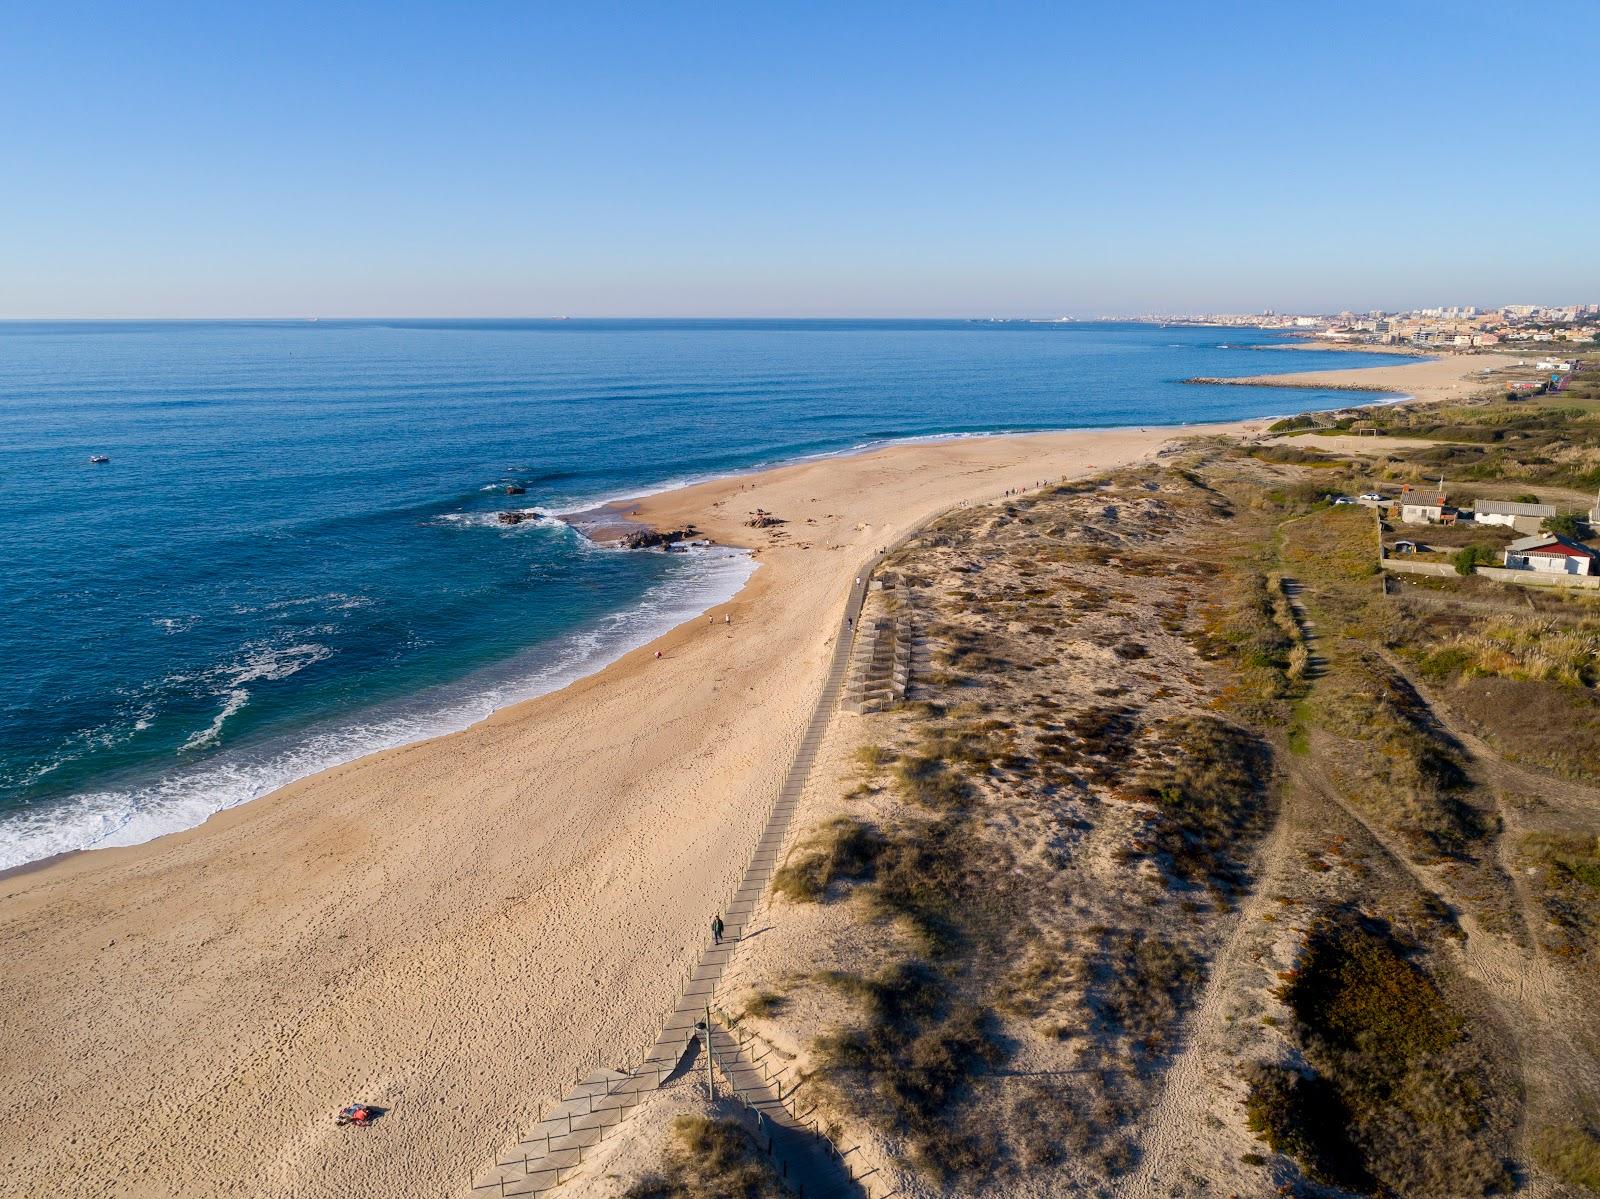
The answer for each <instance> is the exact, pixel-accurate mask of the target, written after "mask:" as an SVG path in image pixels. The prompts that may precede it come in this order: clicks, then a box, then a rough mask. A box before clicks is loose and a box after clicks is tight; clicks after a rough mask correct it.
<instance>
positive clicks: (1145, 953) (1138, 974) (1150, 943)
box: [1089, 931, 1206, 1062]
mask: <svg viewBox="0 0 1600 1199" xmlns="http://www.w3.org/2000/svg"><path fill="white" fill-rule="evenodd" d="M1092 973H1093V976H1094V978H1095V982H1094V983H1093V985H1092V986H1091V987H1090V990H1089V1002H1090V1005H1091V1007H1092V1008H1093V1010H1094V1011H1095V1013H1096V1015H1097V1016H1098V1017H1099V1018H1100V1019H1101V1020H1102V1021H1103V1022H1104V1023H1106V1024H1107V1025H1108V1026H1110V1027H1111V1028H1112V1029H1113V1030H1114V1031H1116V1032H1117V1033H1119V1034H1120V1035H1121V1036H1123V1037H1125V1038H1126V1039H1127V1042H1128V1044H1129V1045H1130V1046H1131V1049H1132V1051H1133V1052H1134V1054H1135V1055H1136V1056H1137V1057H1138V1058H1140V1059H1142V1060H1144V1061H1146V1062H1148V1061H1150V1060H1152V1059H1156V1058H1160V1057H1163V1056H1165V1055H1166V1054H1167V1053H1168V1052H1169V1051H1170V1050H1171V1048H1172V1041H1173V1037H1174V1036H1175V1035H1176V1033H1177V1029H1178V1018H1179V1017H1180V1016H1181V1015H1182V1014H1183V1012H1184V1011H1185V1010H1187V1008H1188V1007H1189V1005H1190V1003H1191V1002H1192V1000H1193V998H1194V995H1195V993H1196V991H1197V990H1198V989H1199V987H1200V984H1201V983H1202V982H1203V981H1204V980H1205V973H1206V970H1205V959H1204V958H1203V957H1201V955H1200V954H1199V953H1197V952H1196V951H1195V950H1194V949H1193V948H1191V947H1190V946H1187V945H1184V944H1182V943H1180V942H1178V941H1175V940H1173V939H1172V938H1170V937H1166V936H1162V935H1160V934H1155V933H1147V932H1137V933H1136V932H1131V931H1125V932H1120V933H1117V934H1114V935H1112V936H1111V937H1109V938H1108V940H1107V942H1106V944H1105V945H1104V946H1103V948H1102V950H1101V953H1100V955H1099V960H1098V961H1097V962H1096V963H1095V966H1094V968H1093V971H1092Z"/></svg>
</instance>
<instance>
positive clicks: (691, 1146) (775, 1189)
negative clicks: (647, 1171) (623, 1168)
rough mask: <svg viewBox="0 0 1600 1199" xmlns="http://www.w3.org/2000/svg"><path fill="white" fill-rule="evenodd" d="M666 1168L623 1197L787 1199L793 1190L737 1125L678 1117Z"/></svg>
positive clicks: (669, 1143) (734, 1123)
mask: <svg viewBox="0 0 1600 1199" xmlns="http://www.w3.org/2000/svg"><path fill="white" fill-rule="evenodd" d="M665 1161H666V1169H665V1170H664V1171H663V1172H662V1173H661V1174H660V1175H659V1176H656V1177H653V1178H647V1179H645V1180H643V1181H642V1182H640V1183H638V1184H637V1185H635V1186H633V1187H631V1188H629V1190H628V1192H627V1199H789V1197H790V1196H791V1195H792V1194H793V1192H792V1191H790V1189H789V1188H788V1186H787V1185H785V1184H784V1183H783V1182H782V1180H781V1179H780V1178H779V1177H778V1174H777V1172H776V1171H775V1170H773V1168H772V1164H771V1162H770V1160H769V1159H768V1158H767V1157H765V1156H764V1155H763V1154H762V1153H761V1151H760V1149H759V1148H758V1147H757V1146H756V1143H755V1142H754V1141H753V1140H752V1139H751V1138H750V1135H749V1134H748V1133H747V1132H745V1130H744V1128H743V1127H741V1126H740V1125H739V1124H738V1123H737V1122H735V1121H733V1120H716V1119H708V1118H707V1117H705V1116H679V1117H678V1118H677V1119H676V1120H674V1121H673V1122H672V1136H671V1139H670V1140H669V1141H668V1143H667V1147H666V1153H665Z"/></svg>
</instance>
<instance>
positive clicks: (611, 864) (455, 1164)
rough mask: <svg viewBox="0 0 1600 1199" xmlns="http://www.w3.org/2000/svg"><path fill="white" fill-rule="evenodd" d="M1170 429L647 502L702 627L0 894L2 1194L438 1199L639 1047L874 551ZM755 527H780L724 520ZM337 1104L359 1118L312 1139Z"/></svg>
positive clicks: (795, 469)
mask: <svg viewBox="0 0 1600 1199" xmlns="http://www.w3.org/2000/svg"><path fill="white" fill-rule="evenodd" d="M1429 365H1434V364H1429ZM1394 369H1395V371H1396V372H1397V373H1398V372H1405V371H1414V370H1419V369H1423V368H1420V367H1414V366H1401V367H1396V368H1394ZM1336 373H1343V372H1336ZM1350 373H1352V374H1353V373H1355V372H1350ZM1379 373H1382V372H1381V369H1380V370H1379V371H1363V372H1361V374H1362V376H1363V378H1365V379H1368V380H1370V379H1372V377H1373V376H1374V375H1376V374H1379ZM1407 386H1408V387H1410V385H1409V384H1407ZM1212 428H1213V429H1218V428H1224V427H1212ZM1225 428H1227V429H1229V430H1232V431H1244V430H1245V429H1249V428H1253V426H1227V427H1225ZM1200 431H1202V430H1200V429H1199V428H1191V429H1189V430H1186V432H1189V433H1193V432H1200ZM1175 432H1176V431H1174V430H1170V429H1151V430H1148V431H1139V430H1126V431H1096V432H1081V433H1060V434H1039V435H1030V436H1026V437H996V438H983V439H961V440H949V441H942V442H934V443H928V444H919V445H901V446H893V447H888V448H885V449H880V450H876V451H873V452H870V453H865V454H860V455H856V456H853V457H847V458H833V459H825V460H819V461H813V462H808V463H803V464H799V465H795V466H789V467H784V468H782V469H778V470H774V471H769V472H766V473H764V474H761V475H756V476H749V477H745V478H735V479H731V480H722V481H717V482H712V483H707V484H702V485H700V486H696V487H691V488H687V489H684V490H681V491H676V492H671V493H667V494H664V495H659V496H654V497H651V498H649V499H647V500H645V501H643V502H642V503H641V504H640V505H639V507H640V508H641V510H642V511H641V517H642V519H645V520H648V521H651V522H653V523H655V524H657V525H658V526H660V527H669V526H677V525H680V524H682V523H684V522H686V521H693V522H694V523H696V524H697V525H699V526H700V528H701V529H702V530H704V531H705V532H707V533H708V534H709V535H711V536H713V537H715V538H717V539H718V540H719V541H722V542H724V543H732V544H743V545H748V546H752V547H755V549H756V552H757V555H758V561H759V562H760V563H761V564H762V568H761V569H760V570H758V571H757V573H756V575H755V576H754V578H753V579H752V580H751V582H750V583H749V584H748V585H747V586H746V587H745V589H744V590H743V591H742V592H741V593H740V594H739V595H738V596H737V597H736V598H735V599H734V600H733V601H732V602H731V603H729V604H727V605H725V606H723V607H720V608H717V609H715V610H714V612H713V614H712V615H713V617H714V621H713V622H712V623H710V624H708V623H707V622H706V620H705V619H704V618H701V619H699V620H694V621H690V622H688V623H686V624H684V625H682V626H680V627H679V628H677V629H676V630H674V631H673V632H671V633H669V634H667V635H666V636H665V637H663V638H661V639H659V640H658V641H656V642H655V643H653V644H652V645H650V646H648V647H646V648H644V649H642V650H639V651H636V652H634V653H632V654H630V655H628V656H627V657H625V658H623V659H622V660H621V661H619V662H617V663H616V664H614V665H613V666H611V667H609V668H607V669H606V670H604V671H602V672H600V673H598V674H596V675H594V676H591V677H589V678H587V679H584V680H581V681H579V682H577V683H574V684H572V685H571V686H569V687H567V688H565V689H564V690H562V691H560V692H558V693H556V694H554V695H551V696H546V697H544V698H542V699H537V700H533V701H530V702H528V703H525V704H521V705H518V706H516V707H513V708H509V709H506V710H504V711H502V712H500V713H498V714H496V715H495V716H493V717H491V718H490V719H488V720H486V721H484V722H482V723H480V724H478V725H476V726H474V727H472V728H470V729H468V730H466V731H464V732H461V733H458V734H454V735H451V736H448V737H441V738H438V739H435V740H432V741H427V742H423V743H419V744H417V745H413V746H409V747H405V748H402V749H397V750H392V751H389V752H385V753H381V754H375V755H373V756H371V757H368V758H364V759H361V760H360V761H357V762H354V763H351V764H349V765H346V766H342V767H338V768H336V769H333V770H330V771H327V772H324V773H323V774H320V775H317V776H315V777H313V778H309V779H305V780H302V781H301V782H298V783H296V784H294V785H292V786H289V787H286V788H284V789H283V790H281V791H278V792H276V793H274V794H272V795H270V796H267V797H265V798H263V799H259V800H256V801H255V802H253V803H250V804H247V805H245V806H243V807H241V808H238V809H235V810H232V811H229V812H225V813H222V814H220V815H218V816H215V817H213V818H212V819H211V820H210V821H208V822H207V823H206V824H205V825H203V826H202V827H200V828H198V829H193V830H190V831H188V832H184V833H179V834H176V835H173V836H169V837H164V838H161V839H159V840H157V841H154V842H151V843H150V844H147V845H142V846H135V847H132V848H128V849H109V850H100V851H95V852H93V853H88V854H81V855H77V856H75V857H72V858H68V859H64V860H61V861H57V862H53V863H49V864H47V865H45V866H43V867H41V868H40V869H37V870H32V871H28V872H25V873H22V874H19V875H15V876H13V877H11V878H7V879H4V880H0V945H3V948H4V953H5V960H6V970H5V972H4V976H3V979H0V1047H3V1052H0V1161H3V1162H4V1171H5V1175H4V1176H5V1179H6V1191H7V1193H8V1194H18V1195H64V1194H72V1195H90V1194H117V1195H150V1196H157V1195H159V1196H169V1195H185V1196H187V1195H222V1194H236V1193H240V1192H243V1191H245V1190H247V1189H248V1190H250V1191H252V1192H253V1193H257V1194H268V1195H296V1196H301V1195H307V1196H320V1195H352V1194H359V1195H362V1196H366V1197H369V1199H378V1197H386V1196H414V1195H421V1194H441V1193H455V1192H460V1191H464V1190H465V1188H466V1186H467V1183H468V1179H469V1175H471V1174H472V1173H473V1172H475V1171H477V1170H479V1169H480V1168H481V1167H483V1166H484V1165H486V1164H488V1162H489V1161H490V1160H491V1158H492V1155H493V1154H495V1153H496V1152H497V1151H499V1150H500V1149H502V1148H503V1147H504V1146H506V1145H508V1144H511V1143H512V1142H514V1140H515V1139H516V1137H515V1134H516V1132H517V1131H518V1130H520V1129H522V1128H525V1127H526V1126H527V1125H528V1124H529V1123H531V1117H532V1113H533V1110H534V1108H535V1107H536V1106H537V1104H538V1103H539V1101H540V1100H541V1099H546V1100H547V1099H548V1098H549V1097H551V1096H553V1095H555V1094H556V1093H558V1092H559V1091H560V1090H561V1089H562V1086H563V1084H564V1082H566V1081H567V1080H570V1079H571V1077H572V1074H573V1071H574V1068H575V1067H576V1066H577V1065H578V1064H580V1063H581V1062H583V1061H585V1060H586V1059H588V1058H590V1057H591V1055H592V1054H593V1052H594V1051H595V1049H596V1048H597V1047H600V1048H604V1049H605V1051H606V1052H607V1053H608V1055H612V1054H614V1056H615V1057H616V1058H617V1059H623V1058H626V1057H629V1056H631V1055H633V1054H634V1053H635V1052H636V1050H637V1049H638V1048H640V1047H641V1046H642V1045H643V1044H644V1043H645V1042H646V1041H647V1039H649V1038H650V1037H652V1036H653V1035H654V1033H655V1031H656V1027H657V1024H658V1021H659V1013H660V1012H661V1011H662V1010H663V1009H664V1008H666V1007H667V1006H669V1004H670V1003H671V1002H672V1000H673V999H674V998H675V996H673V995H672V994H671V993H670V991H671V988H672V985H673V980H674V979H675V978H676V976H677V974H678V972H679V970H680V968H681V967H682V965H683V964H684V963H685V962H687V961H688V960H689V959H690V957H691V955H692V954H693V953H695V952H696V951H697V950H698V948H699V945H700V943H701V941H702V939H703V937H704V935H705V929H706V927H707V925H708V923H709V921H710V918H711V916H712V905H713V904H714V903H715V902H716V897H717V896H719V895H722V894H724V893H726V891H727V890H728V888H729V885H730V883H731V882H732V881H733V880H734V879H735V878H736V877H737V876H738V874H739V873H740V872H741V871H742V869H743V866H744V863H745V859H746V856H747V854H748V852H749V850H750V847H751V846H752V845H753V844H754V842H755V840H756V838H757V836H758V835H759V826H760V823H761V820H762V818H763V817H764V815H765V813H766V810H767V807H768V805H769V803H770V802H771V800H772V798H773V795H774V794H775V792H776V789H777V787H778V786H779V783H780V781H781V778H782V775H783V772H784V769H785V767H786V766H787V764H788V759H789V757H790V755H791V753H792V751H793V748H794V745H795V743H796V741H797V739H798V737H799V734H800V731H801V728H802V725H803V723H804V718H805V716H806V714H807V713H808V711H809V709H810V708H811V706H812V704H813V702H814V700H815V697H816V695H817V693H818V691H819V689H820V686H821V679H822V673H823V671H824V669H825V665H826V662H827V657H828V653H829V650H830V648H831V640H832V634H833V630H834V628H835V626H836V624H837V621H838V619H839V615H840V611H841V609H842V607H843V604H844V600H845V596H846V594H847V591H848V589H849V585H850V579H851V576H852V575H853V574H854V573H855V572H856V571H858V570H859V569H860V566H861V564H862V563H863V562H864V561H865V560H866V559H867V558H868V557H870V555H871V554H872V552H873V550H874V549H875V548H876V547H878V546H880V545H884V544H887V543H889V542H891V541H892V540H894V538H895V537H896V536H897V535H898V534H900V533H902V532H903V531H905V530H906V529H908V528H911V527H913V526H915V525H917V524H920V523H922V522H923V521H925V520H926V519H927V518H929V517H931V516H933V515H934V514H936V513H938V512H940V511H942V510H944V509H945V508H947V507H949V506H951V505H953V504H955V503H958V502H960V501H962V500H969V501H981V500H986V499H990V498H993V497H996V496H998V495H1000V494H1001V493H1002V492H1003V491H1004V490H1005V489H1007V488H1013V487H1029V486H1032V485H1033V484H1034V483H1035V481H1036V480H1039V479H1043V478H1056V477H1060V476H1069V475H1080V474H1084V473H1088V472H1090V471H1091V470H1092V469H1099V468H1107V467H1112V466H1116V465H1120V464H1122V463H1126V462H1130V461H1135V460H1137V459H1138V458H1140V457H1142V456H1146V455H1149V454H1152V453H1154V452H1155V451H1156V450H1157V449H1158V448H1159V447H1160V446H1161V445H1162V444H1163V443H1165V442H1167V441H1168V440H1169V439H1171V438H1172V437H1173V436H1174V435H1175ZM758 506H759V507H761V508H765V509H767V510H769V511H771V512H774V513H775V514H777V515H778V516H779V517H782V518H784V519H785V520H786V521H787V522H788V523H786V524H785V525H783V526H782V527H781V528H779V529H776V530H770V531H757V530H752V529H749V528H746V527H745V526H744V523H743V522H744V521H745V519H746V518H747V514H748V513H749V512H750V511H751V510H753V509H755V508H756V507H758ZM774 534H784V535H783V536H775V535H774ZM725 613H726V614H728V615H731V617H732V623H731V624H724V622H723V616H724V614H725ZM658 650H659V651H660V652H661V654H662V657H661V658H660V659H659V660H658V659H657V658H656V657H655V654H656V651H658ZM608 1060H609V1059H608ZM354 1100H361V1101H365V1102H369V1103H375V1104H379V1105H382V1106H384V1107H388V1108H390V1109H392V1110H391V1112H390V1113H389V1114H388V1115H387V1116H385V1117H384V1118H383V1119H382V1120H381V1121H380V1122H379V1124H378V1125H377V1126H376V1127H375V1128H373V1129H371V1130H365V1131H351V1130H341V1129H336V1128H335V1127H334V1125H333V1119H332V1117H333V1114H334V1112H335V1110H336V1109H337V1108H338V1107H339V1106H340V1105H341V1104H343V1103H346V1102H351V1101H354Z"/></svg>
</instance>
